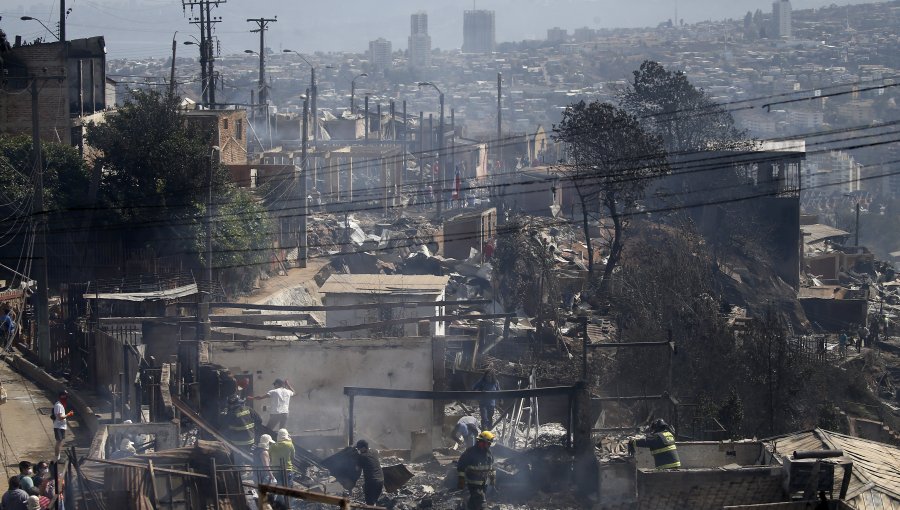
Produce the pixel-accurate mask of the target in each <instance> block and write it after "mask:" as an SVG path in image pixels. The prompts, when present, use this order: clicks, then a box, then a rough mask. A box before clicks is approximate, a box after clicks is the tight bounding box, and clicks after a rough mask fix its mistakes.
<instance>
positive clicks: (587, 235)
mask: <svg viewBox="0 0 900 510" xmlns="http://www.w3.org/2000/svg"><path fill="white" fill-rule="evenodd" d="M579 200H580V201H581V220H582V227H583V228H584V245H585V246H586V247H587V256H588V281H591V279H593V277H594V249H593V248H592V247H591V229H590V225H588V208H587V199H586V198H585V197H583V196H582V197H579Z"/></svg>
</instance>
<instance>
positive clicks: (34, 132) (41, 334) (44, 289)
mask: <svg viewBox="0 0 900 510" xmlns="http://www.w3.org/2000/svg"><path fill="white" fill-rule="evenodd" d="M38 103H39V91H38V85H37V78H34V77H33V78H31V145H32V149H33V151H34V156H33V159H34V168H33V171H34V205H33V207H32V214H33V216H32V229H33V230H34V237H35V243H34V244H35V256H36V257H37V260H38V263H37V271H38V274H37V283H38V290H37V294H36V295H35V296H36V298H37V299H35V305H34V310H35V315H36V316H37V317H36V318H37V326H38V343H37V344H38V345H37V347H38V356H39V357H40V360H41V364H43V365H44V368H47V369H50V364H51V362H52V360H51V358H50V320H49V310H48V307H49V302H50V285H49V282H48V281H47V280H48V278H49V272H48V270H47V217H46V215H45V212H44V158H43V154H42V153H41V128H40V124H39V122H40V109H39V107H38Z"/></svg>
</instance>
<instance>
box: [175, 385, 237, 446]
mask: <svg viewBox="0 0 900 510" xmlns="http://www.w3.org/2000/svg"><path fill="white" fill-rule="evenodd" d="M172 405H174V406H175V408H176V409H178V410H179V411H181V412H182V414H183V415H184V416H186V417H187V418H188V419H189V420H191V421H192V422H194V423H195V424H196V425H197V426H198V427H200V428H201V429H203V430H204V431H206V432H208V433H209V434H210V435H211V436H212V437H214V438H216V440H218V441H220V442H221V443H222V444H224V445H225V446H226V447H228V449H229V450H231V451H232V452H233V453H235V454H237V455H238V456H240V457H241V458H243V459H245V460H247V461H250V462H253V457H251V456H250V454H248V453H245V452H244V451H243V450H241V449H240V448H238V447H237V446H234V445H233V444H231V442H230V441H228V440H227V439H225V437H223V436H222V434H219V432H218V431H217V430H216V429H215V428H213V426H212V425H210V424H209V423H207V422H206V420H204V419H203V418H202V417H201V416H200V415H199V414H197V412H196V411H194V410H193V409H191V407H190V406H188V405H187V404H185V403H184V402H183V401H182V400H181V399H180V398H178V397H176V396H175V395H172Z"/></svg>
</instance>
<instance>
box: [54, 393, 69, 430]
mask: <svg viewBox="0 0 900 510" xmlns="http://www.w3.org/2000/svg"><path fill="white" fill-rule="evenodd" d="M53 416H55V418H54V420H53V428H55V429H63V430H66V429H67V428H69V424H68V423H66V408H65V407H63V405H62V402H60V401H58V400H57V401H56V403H55V404H53Z"/></svg>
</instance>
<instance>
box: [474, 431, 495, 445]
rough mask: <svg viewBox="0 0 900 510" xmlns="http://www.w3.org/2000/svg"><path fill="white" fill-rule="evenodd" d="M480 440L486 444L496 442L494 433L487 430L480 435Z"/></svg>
mask: <svg viewBox="0 0 900 510" xmlns="http://www.w3.org/2000/svg"><path fill="white" fill-rule="evenodd" d="M478 440H479V441H484V442H486V443H493V442H494V433H493V432H491V431H490V430H485V431H484V432H482V433H481V434H478Z"/></svg>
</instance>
